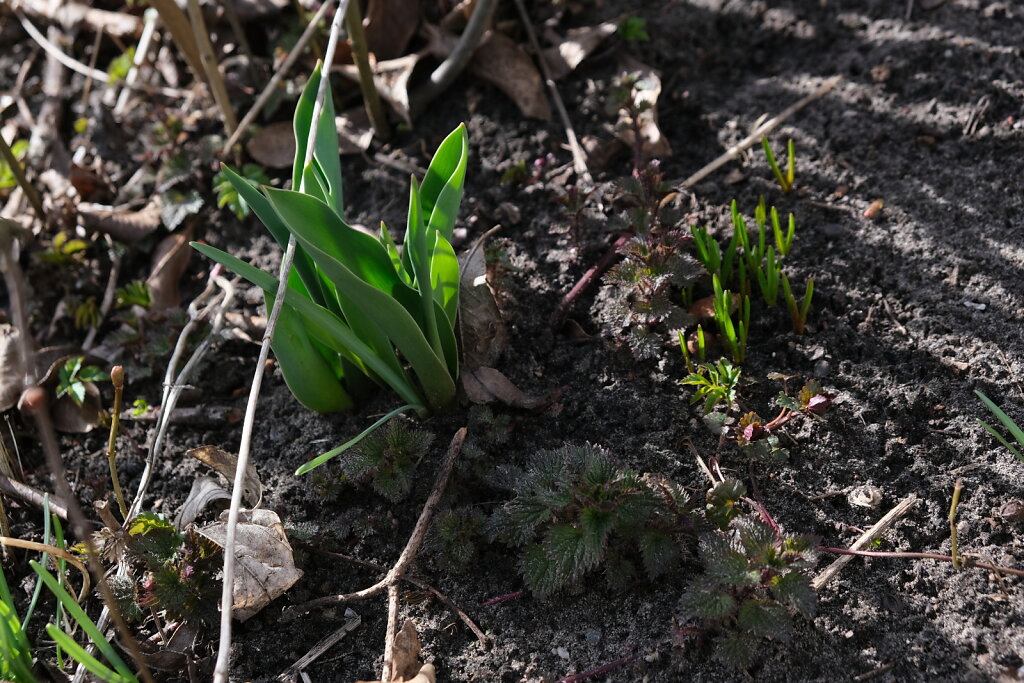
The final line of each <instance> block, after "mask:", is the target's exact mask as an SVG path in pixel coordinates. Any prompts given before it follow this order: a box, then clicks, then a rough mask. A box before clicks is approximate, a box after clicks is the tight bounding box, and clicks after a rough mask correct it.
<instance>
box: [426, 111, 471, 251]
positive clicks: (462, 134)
mask: <svg viewBox="0 0 1024 683" xmlns="http://www.w3.org/2000/svg"><path fill="white" fill-rule="evenodd" d="M468 155H469V145H468V140H467V137H466V124H464V123H463V124H459V127H458V128H456V129H455V130H453V131H452V132H451V133H449V134H448V137H446V138H445V139H444V141H443V142H442V143H441V145H440V146H439V147H438V148H437V151H436V152H434V157H433V159H431V160H430V166H429V167H428V168H427V174H426V175H425V176H424V177H423V187H422V192H421V193H420V194H421V197H420V201H421V202H422V204H423V215H424V216H428V217H429V220H428V221H427V223H428V224H429V225H431V226H433V227H434V228H435V229H441V226H443V225H447V230H441V234H442V235H443V236H444V238H445V239H446V240H448V241H449V242H451V240H452V235H451V229H452V227H453V226H454V225H455V213H457V212H458V204H459V202H460V201H461V199H462V186H463V183H464V182H465V179H466V159H467V157H468ZM446 187H450V188H451V190H450V191H449V196H447V197H445V198H444V199H443V200H442V199H441V195H442V192H443V191H444V189H445V188H446ZM453 201H454V203H455V206H454V210H453V207H452V206H451V204H452V202H453ZM438 204H441V205H442V206H441V212H440V213H439V214H438V217H437V219H436V220H435V219H434V216H433V214H434V211H435V210H436V209H437V205H438ZM449 219H450V220H449Z"/></svg>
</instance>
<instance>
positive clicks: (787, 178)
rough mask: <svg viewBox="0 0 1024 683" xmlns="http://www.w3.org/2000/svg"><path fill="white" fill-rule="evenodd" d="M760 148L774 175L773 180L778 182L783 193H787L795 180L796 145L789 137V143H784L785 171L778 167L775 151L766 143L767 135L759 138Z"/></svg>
mask: <svg viewBox="0 0 1024 683" xmlns="http://www.w3.org/2000/svg"><path fill="white" fill-rule="evenodd" d="M761 148H762V149H764V157H765V159H766V160H767V161H768V166H769V167H770V168H771V169H772V175H774V176H775V181H776V182H777V183H778V184H779V188H780V189H781V190H782V192H783V193H784V194H789V192H790V191H791V190H792V189H793V182H794V181H795V180H796V146H795V144H794V142H793V139H792V138H790V139H789V143H788V144H787V145H786V172H785V173H783V172H782V169H780V168H779V164H778V162H777V161H776V160H775V153H774V152H772V147H771V145H770V144H768V138H767V137H762V138H761Z"/></svg>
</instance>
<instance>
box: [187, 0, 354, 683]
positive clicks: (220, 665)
mask: <svg viewBox="0 0 1024 683" xmlns="http://www.w3.org/2000/svg"><path fill="white" fill-rule="evenodd" d="M193 1H195V0H193ZM348 3H349V0H341V4H340V6H339V7H338V10H337V11H336V12H335V14H334V21H332V22H331V32H330V37H329V38H328V41H327V52H326V53H325V54H324V68H323V69H322V71H321V74H320V86H319V88H318V89H317V94H316V101H315V102H314V103H313V112H312V116H311V117H310V124H309V138H308V139H307V140H306V156H305V159H304V160H303V168H305V167H306V166H308V165H309V163H310V162H311V161H312V159H313V150H314V148H315V147H316V144H315V143H316V131H317V128H318V127H319V123H320V115H321V114H322V113H323V109H324V99H325V97H326V95H327V84H328V81H329V80H330V73H331V71H330V65H331V63H332V62H333V61H334V52H335V49H336V48H337V45H338V36H339V35H340V33H341V26H342V23H343V21H344V18H345V11H346V9H347V7H348ZM303 182H304V181H303ZM298 189H299V191H302V189H303V188H301V187H300V188H298ZM295 246H296V243H295V235H294V234H291V235H289V237H288V246H287V248H286V249H285V252H284V258H283V259H282V260H281V269H280V271H279V273H278V282H279V283H280V284H279V285H278V289H277V294H276V295H275V297H274V305H273V308H272V309H271V311H270V315H268V316H267V329H266V331H265V332H264V334H263V343H262V344H261V346H260V354H259V358H258V359H257V360H256V373H255V374H254V375H253V378H252V385H251V386H250V388H249V399H248V401H247V402H246V406H245V418H244V419H243V421H242V438H241V442H240V443H239V445H238V463H237V465H236V469H235V481H234V483H233V485H232V490H231V507H230V509H229V510H228V522H227V529H226V535H225V539H224V576H223V579H224V586H223V589H222V591H221V615H220V642H219V644H218V647H217V663H216V666H215V667H214V671H213V680H214V683H227V681H228V672H229V670H230V668H231V607H232V605H233V604H234V594H233V589H234V585H235V534H236V531H237V529H238V512H239V509H240V508H241V506H242V489H243V488H244V486H243V484H244V477H245V472H246V468H247V467H248V465H249V451H250V450H251V448H252V429H253V424H254V422H255V419H256V404H257V403H258V402H259V397H260V388H261V387H262V386H263V370H264V368H265V367H266V363H267V358H269V356H270V342H271V340H272V339H273V337H274V329H275V328H276V327H277V320H278V318H279V317H280V316H281V307H282V306H283V305H284V299H285V293H286V292H287V288H288V276H289V275H290V274H291V270H292V262H293V261H294V260H295Z"/></svg>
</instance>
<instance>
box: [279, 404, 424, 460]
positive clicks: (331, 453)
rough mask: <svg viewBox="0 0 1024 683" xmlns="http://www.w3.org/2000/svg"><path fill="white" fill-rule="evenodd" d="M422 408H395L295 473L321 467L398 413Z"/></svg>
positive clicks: (410, 406) (409, 406)
mask: <svg viewBox="0 0 1024 683" xmlns="http://www.w3.org/2000/svg"><path fill="white" fill-rule="evenodd" d="M420 408H422V406H413V405H404V406H402V407H400V408H395V409H394V410H392V411H391V412H390V413H388V414H387V415H385V416H384V417H382V418H380V419H379V420H377V421H376V422H374V423H373V424H372V425H370V426H369V427H367V428H366V429H364V430H363V431H361V432H360V433H359V434H358V435H357V436H355V437H353V438H351V439H349V440H348V441H346V442H345V443H343V444H341V445H340V446H338V447H337V448H334V449H331V450H329V451H327V452H326V453H324V454H322V455H318V456H317V457H315V458H313V459H312V460H310V461H309V462H307V463H304V464H303V465H302V467H300V468H299V469H297V470H295V474H296V475H300V474H306V473H307V472H309V471H310V470H314V469H316V468H317V467H320V465H323V464H324V463H325V462H327V461H328V460H330V459H331V458H335V457H337V456H339V455H341V454H342V453H344V452H345V451H347V450H348V449H350V448H352V447H353V446H355V445H356V444H357V443H359V442H360V441H362V440H363V439H365V438H366V437H367V436H369V435H370V434H372V433H373V432H375V431H376V430H377V429H378V428H379V427H380V426H381V425H383V424H384V423H386V422H388V421H389V420H390V419H391V418H393V417H395V416H396V415H398V414H400V413H404V412H405V411H407V410H419V409H420Z"/></svg>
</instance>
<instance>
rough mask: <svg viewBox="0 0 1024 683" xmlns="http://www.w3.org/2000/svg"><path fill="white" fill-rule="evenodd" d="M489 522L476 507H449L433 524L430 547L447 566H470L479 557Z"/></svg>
mask: <svg viewBox="0 0 1024 683" xmlns="http://www.w3.org/2000/svg"><path fill="white" fill-rule="evenodd" d="M486 523H487V516H486V515H485V514H484V513H483V512H481V511H480V510H479V508H476V507H470V506H465V507H458V508H453V509H450V510H445V511H444V512H442V513H441V514H439V515H438V516H437V518H436V519H435V520H434V523H433V525H431V528H430V536H429V537H428V538H427V549H428V550H429V552H430V553H431V554H432V555H433V556H435V557H436V558H437V559H438V561H439V562H440V563H441V564H442V565H443V566H445V567H466V566H468V565H469V563H470V562H472V561H473V560H474V559H476V556H477V546H479V545H480V542H481V540H482V539H483V536H484V530H485V525H486Z"/></svg>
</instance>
